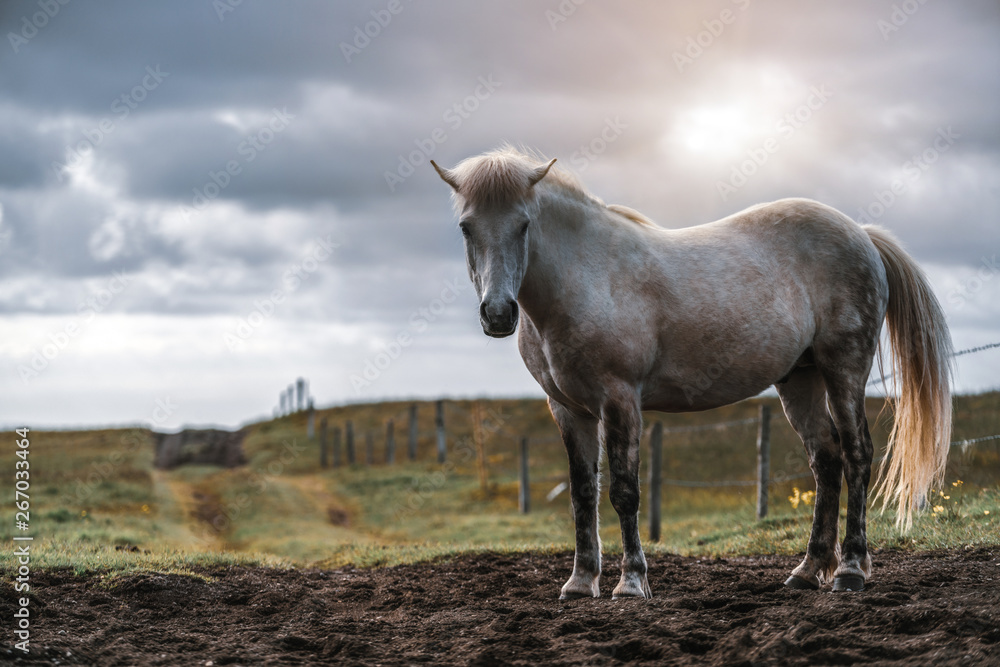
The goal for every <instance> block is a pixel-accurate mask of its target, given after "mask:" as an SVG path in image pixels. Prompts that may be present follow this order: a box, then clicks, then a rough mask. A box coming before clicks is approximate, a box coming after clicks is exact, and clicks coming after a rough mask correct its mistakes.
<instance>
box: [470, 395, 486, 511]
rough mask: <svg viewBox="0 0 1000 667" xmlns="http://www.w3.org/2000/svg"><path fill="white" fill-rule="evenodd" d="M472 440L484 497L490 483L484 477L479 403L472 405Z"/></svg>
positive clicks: (483, 450) (484, 443) (481, 418)
mask: <svg viewBox="0 0 1000 667" xmlns="http://www.w3.org/2000/svg"><path fill="white" fill-rule="evenodd" d="M472 438H473V440H475V443H476V459H477V464H478V465H477V466H476V468H477V469H478V470H479V489H480V490H481V491H482V492H483V495H484V496H485V495H486V494H487V493H489V490H490V483H489V479H488V478H487V475H486V442H485V439H484V437H483V405H482V403H480V402H479V401H476V402H475V403H473V404H472Z"/></svg>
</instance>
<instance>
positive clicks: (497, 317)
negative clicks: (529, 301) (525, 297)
mask: <svg viewBox="0 0 1000 667" xmlns="http://www.w3.org/2000/svg"><path fill="white" fill-rule="evenodd" d="M517 317H518V308H517V301H514V300H513V299H498V300H496V301H491V302H490V303H489V304H487V302H486V301H483V302H482V303H481V304H479V322H480V324H482V325H483V333H484V334H486V335H487V336H491V337H493V338H506V337H507V336H509V335H511V334H512V333H514V331H515V330H516V329H517Z"/></svg>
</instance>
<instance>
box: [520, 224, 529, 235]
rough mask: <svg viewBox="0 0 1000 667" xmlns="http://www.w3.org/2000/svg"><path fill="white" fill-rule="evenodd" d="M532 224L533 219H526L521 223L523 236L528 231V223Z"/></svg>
mask: <svg viewBox="0 0 1000 667" xmlns="http://www.w3.org/2000/svg"><path fill="white" fill-rule="evenodd" d="M530 224H531V220H525V221H524V223H522V224H521V236H524V235H525V234H527V233H528V225H530Z"/></svg>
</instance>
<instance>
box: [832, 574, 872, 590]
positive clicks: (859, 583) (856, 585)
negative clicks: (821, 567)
mask: <svg viewBox="0 0 1000 667" xmlns="http://www.w3.org/2000/svg"><path fill="white" fill-rule="evenodd" d="M864 589H865V578H864V577H862V576H861V575H860V574H841V575H838V576H836V577H834V578H833V590H834V591H863V590H864Z"/></svg>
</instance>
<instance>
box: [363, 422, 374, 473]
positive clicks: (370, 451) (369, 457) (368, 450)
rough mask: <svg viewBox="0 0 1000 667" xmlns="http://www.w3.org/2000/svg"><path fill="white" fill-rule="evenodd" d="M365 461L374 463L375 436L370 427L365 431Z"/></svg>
mask: <svg viewBox="0 0 1000 667" xmlns="http://www.w3.org/2000/svg"><path fill="white" fill-rule="evenodd" d="M365 463H366V464H368V465H372V464H373V463H375V438H374V437H373V436H372V432H371V429H369V430H367V431H365Z"/></svg>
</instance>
